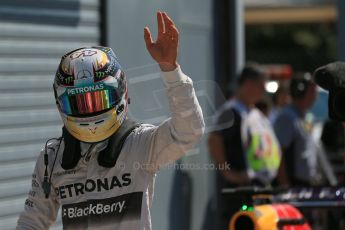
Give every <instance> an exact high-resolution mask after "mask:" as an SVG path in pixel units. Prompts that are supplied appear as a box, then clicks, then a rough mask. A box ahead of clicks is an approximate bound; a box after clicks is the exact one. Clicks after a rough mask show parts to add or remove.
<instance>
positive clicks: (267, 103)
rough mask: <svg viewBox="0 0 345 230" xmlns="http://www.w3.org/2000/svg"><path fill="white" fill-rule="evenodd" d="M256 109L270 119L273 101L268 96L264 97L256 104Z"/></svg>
mask: <svg viewBox="0 0 345 230" xmlns="http://www.w3.org/2000/svg"><path fill="white" fill-rule="evenodd" d="M255 107H256V108H257V109H258V110H260V111H261V112H262V113H263V114H264V115H265V116H266V117H269V116H270V114H271V111H272V99H271V98H270V97H269V96H268V95H264V96H263V97H262V98H261V99H260V100H259V101H258V102H256V103H255Z"/></svg>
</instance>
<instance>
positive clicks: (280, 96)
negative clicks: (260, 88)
mask: <svg viewBox="0 0 345 230" xmlns="http://www.w3.org/2000/svg"><path fill="white" fill-rule="evenodd" d="M272 102H273V106H272V109H271V112H270V114H269V119H270V121H271V123H272V124H274V121H275V119H276V118H277V115H278V114H279V112H280V111H281V110H282V109H283V108H284V107H285V106H287V105H289V104H290V103H291V96H290V91H289V86H288V84H287V83H285V82H284V83H281V84H280V85H279V88H278V90H277V92H275V93H274V94H273V96H272Z"/></svg>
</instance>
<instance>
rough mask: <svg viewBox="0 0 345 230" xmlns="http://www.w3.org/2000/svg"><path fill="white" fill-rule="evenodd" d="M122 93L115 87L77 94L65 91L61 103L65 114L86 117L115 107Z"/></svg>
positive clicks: (60, 98)
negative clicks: (69, 93)
mask: <svg viewBox="0 0 345 230" xmlns="http://www.w3.org/2000/svg"><path fill="white" fill-rule="evenodd" d="M120 95H121V94H119V92H117V90H115V89H104V90H99V91H95V92H87V93H83V94H76V95H67V94H65V93H64V94H63V95H61V96H60V97H59V104H60V108H61V110H62V112H63V113H64V114H66V115H70V116H76V117H85V116H89V115H90V114H94V113H98V112H104V111H105V110H108V109H111V108H113V107H115V106H116V104H117V103H119V101H120V100H121V98H120Z"/></svg>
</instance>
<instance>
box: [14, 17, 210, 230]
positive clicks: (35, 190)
mask: <svg viewBox="0 0 345 230" xmlns="http://www.w3.org/2000/svg"><path fill="white" fill-rule="evenodd" d="M157 21H158V35H157V40H156V41H153V40H152V37H151V33H150V30H149V29H148V28H147V27H145V28H144V40H145V43H146V47H147V50H148V52H149V53H150V55H151V56H152V58H153V59H154V60H155V61H156V62H157V63H158V65H159V67H160V69H161V71H162V78H163V81H164V85H165V88H166V91H167V95H168V100H169V106H170V110H171V118H169V119H167V120H165V121H164V122H162V123H161V124H160V125H158V126H154V125H149V124H140V123H138V122H136V121H134V120H132V119H130V118H129V117H128V116H127V111H128V104H129V99H128V90H127V81H126V76H125V74H124V72H123V70H122V69H121V66H120V64H119V62H118V59H117V57H116V56H115V54H114V52H113V51H112V49H111V48H108V47H101V46H95V47H88V48H80V49H77V50H73V51H71V52H69V53H67V54H65V55H64V56H63V57H62V59H61V62H60V64H59V67H58V69H57V72H56V76H55V80H54V84H53V88H54V95H55V99H56V104H57V108H58V110H59V113H60V115H61V118H62V121H63V124H64V126H63V128H62V136H61V137H60V138H57V139H50V140H48V141H47V143H46V145H45V148H44V149H43V150H42V152H41V154H40V156H39V157H38V159H37V162H36V166H35V170H34V173H33V175H32V188H31V190H30V192H29V194H28V198H27V200H26V201H25V209H24V211H23V212H22V213H21V215H20V217H19V219H18V223H17V229H49V228H50V227H51V226H52V225H53V224H54V222H55V220H56V217H57V215H58V210H59V208H60V209H61V219H62V224H63V229H73V230H75V229H105V230H106V229H117V230H131V229H145V230H149V229H151V216H150V206H151V204H152V198H153V191H154V181H155V176H156V173H157V172H158V171H159V169H160V168H161V167H162V166H164V165H166V164H169V163H171V162H173V161H175V160H177V159H179V158H180V157H182V156H183V155H184V153H185V152H186V151H187V150H188V149H191V148H192V147H193V146H194V145H195V144H196V143H197V141H198V140H199V139H200V138H201V136H202V134H203V132H204V121H203V115H202V111H201V108H200V106H199V103H198V101H197V98H196V96H195V92H194V89H193V84H192V80H191V79H190V78H189V77H187V76H186V75H184V74H183V72H182V71H181V68H180V66H179V64H178V63H177V52H178V36H179V33H178V30H177V28H176V27H175V24H174V22H173V21H172V20H171V19H170V17H169V16H168V15H167V14H166V13H165V12H157ZM134 164H135V165H136V166H138V165H140V166H142V167H134Z"/></svg>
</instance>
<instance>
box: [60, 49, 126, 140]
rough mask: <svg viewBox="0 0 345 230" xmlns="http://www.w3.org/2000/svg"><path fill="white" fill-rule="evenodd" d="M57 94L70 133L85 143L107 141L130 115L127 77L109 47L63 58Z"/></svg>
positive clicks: (87, 50) (71, 53) (78, 50)
mask: <svg viewBox="0 0 345 230" xmlns="http://www.w3.org/2000/svg"><path fill="white" fill-rule="evenodd" d="M54 93H55V99H56V103H57V107H58V109H59V112H60V115H61V118H62V121H63V123H64V125H65V127H66V129H67V131H68V132H69V133H70V134H71V135H72V136H74V137H75V138H76V139H78V140H80V141H83V142H89V143H95V142H99V141H103V140H105V139H107V138H108V137H110V136H111V135H112V134H114V133H115V132H116V131H117V130H118V128H119V127H120V126H121V124H122V123H123V121H124V120H125V118H126V115H127V111H128V91H127V82H126V78H125V75H124V73H123V71H122V70H121V66H120V64H119V62H118V59H117V57H116V56H115V54H114V52H113V51H112V49H111V48H108V47H101V46H97V47H90V48H80V49H77V50H73V51H71V52H69V53H67V54H65V55H64V56H62V58H61V62H60V65H59V67H58V69H57V72H56V75H55V81H54Z"/></svg>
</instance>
